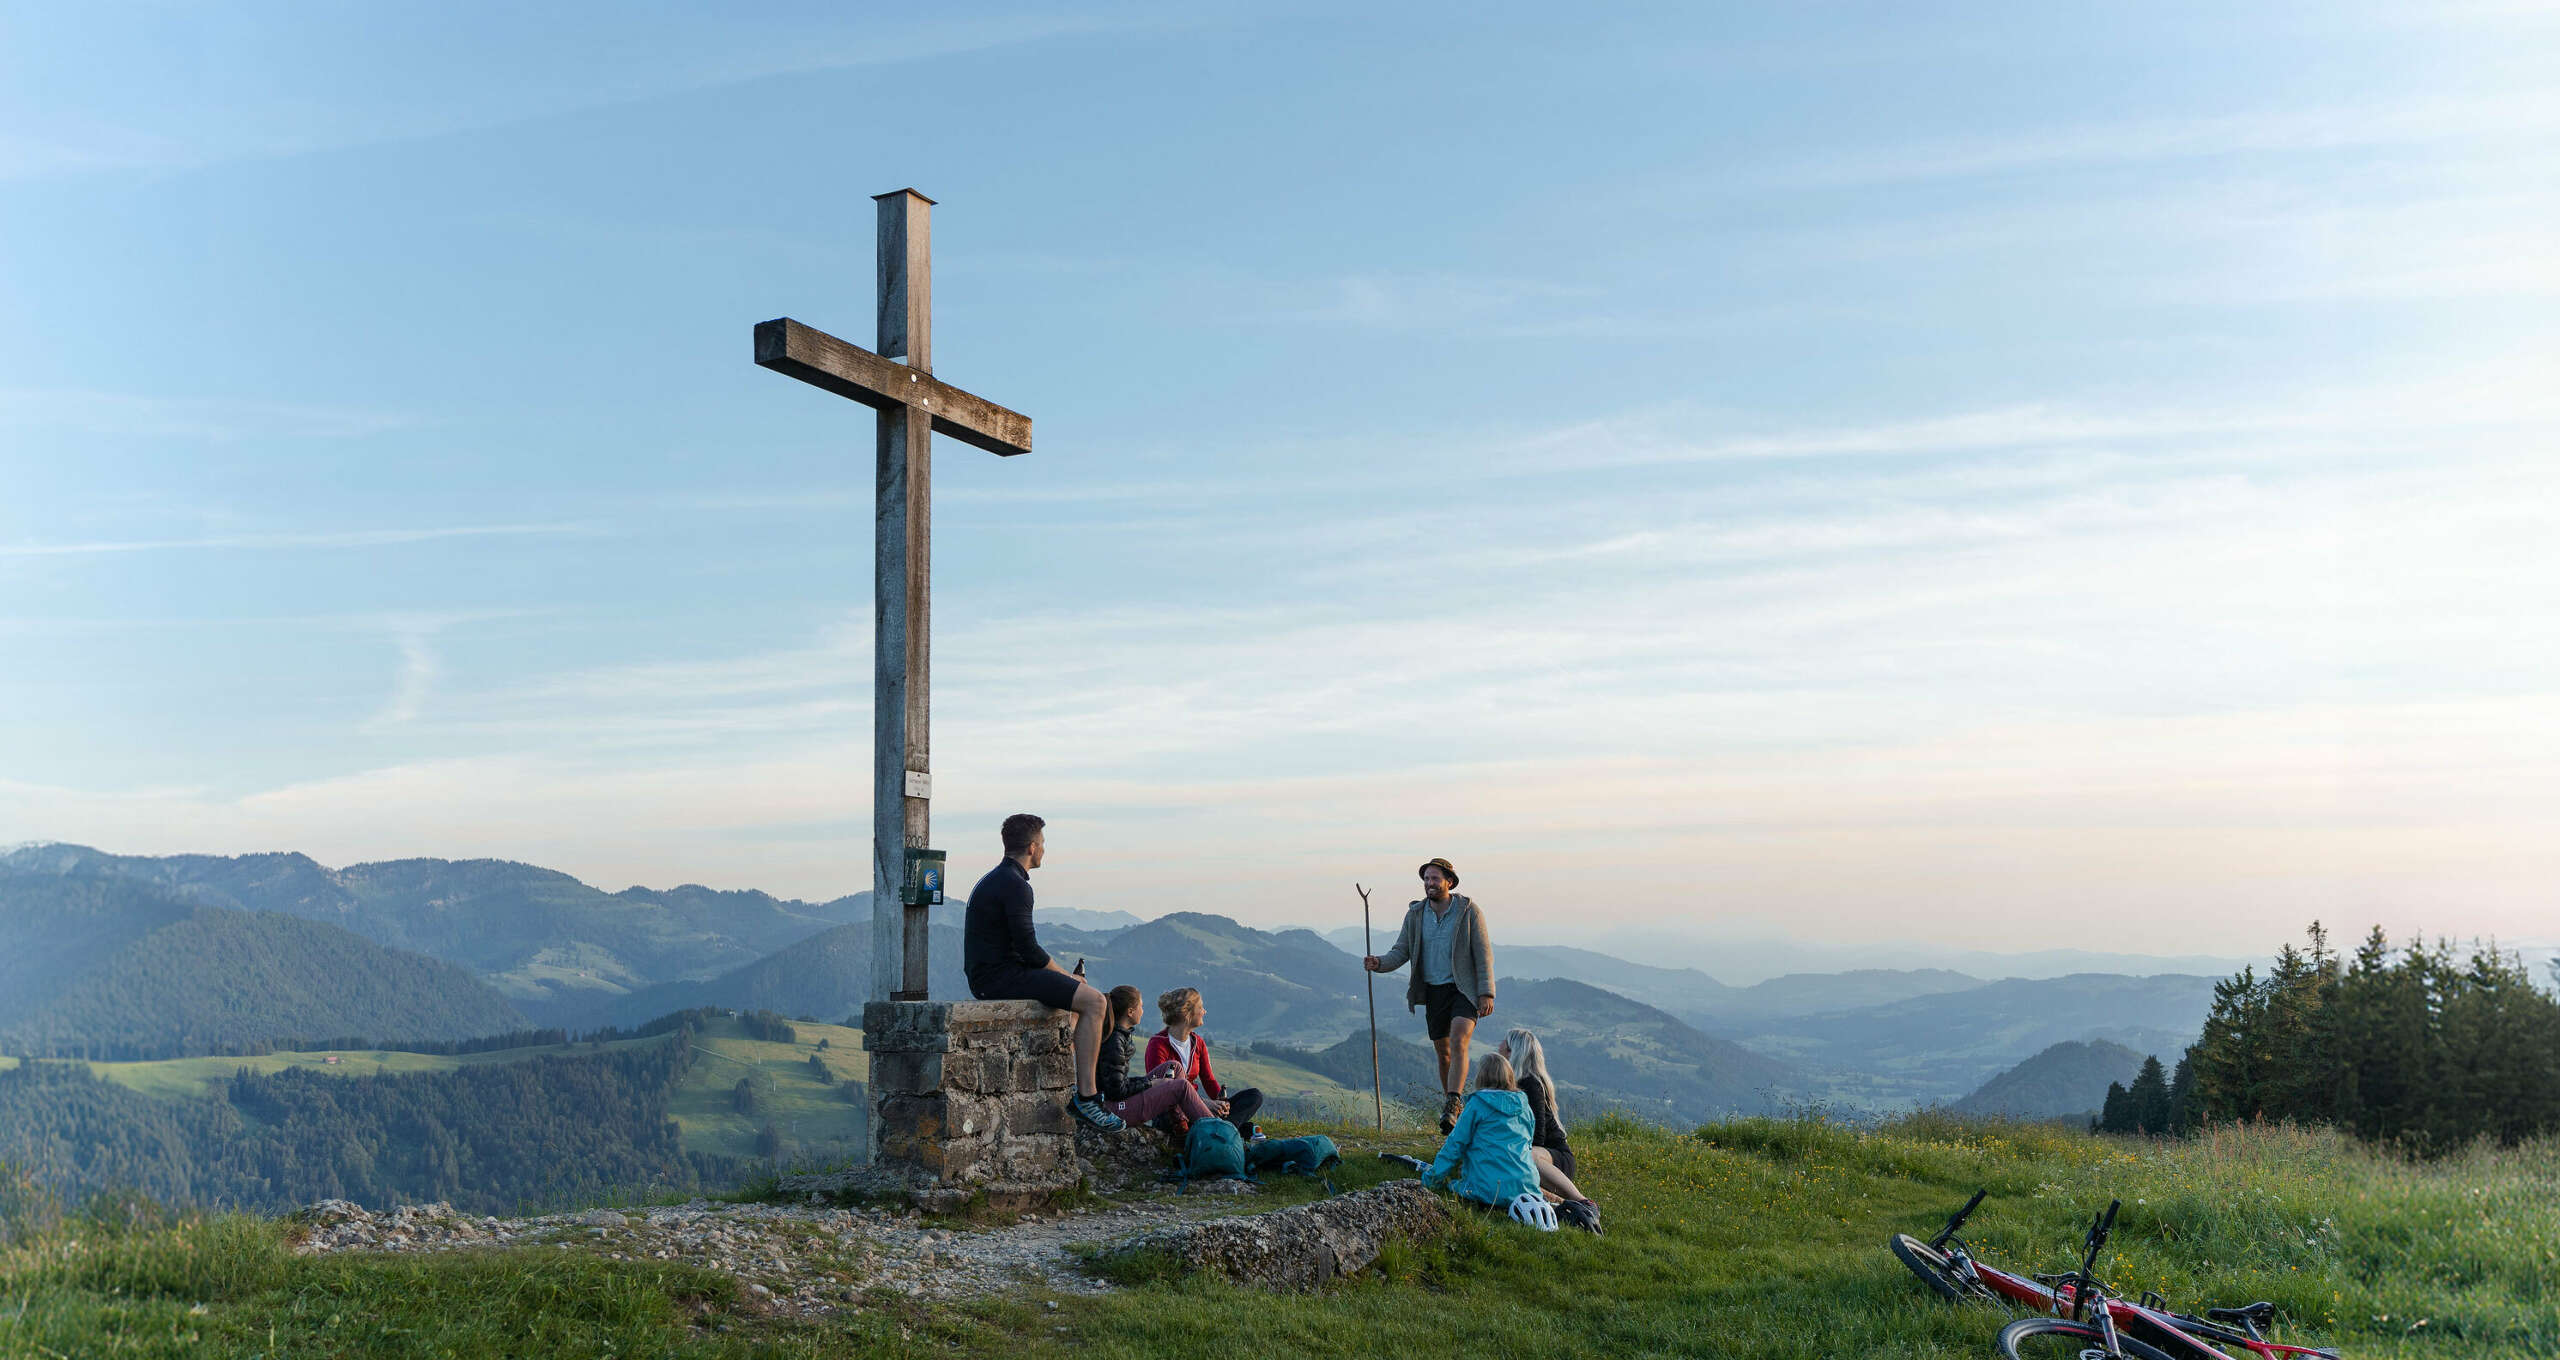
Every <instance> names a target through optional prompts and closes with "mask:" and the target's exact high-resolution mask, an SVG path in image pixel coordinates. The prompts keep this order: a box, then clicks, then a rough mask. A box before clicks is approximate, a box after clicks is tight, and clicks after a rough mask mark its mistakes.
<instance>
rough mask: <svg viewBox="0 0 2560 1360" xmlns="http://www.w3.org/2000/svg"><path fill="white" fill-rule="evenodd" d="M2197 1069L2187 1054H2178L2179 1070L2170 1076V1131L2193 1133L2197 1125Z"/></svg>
mask: <svg viewBox="0 0 2560 1360" xmlns="http://www.w3.org/2000/svg"><path fill="white" fill-rule="evenodd" d="M2195 1100H2196V1069H2195V1065H2194V1064H2193V1063H2190V1062H2188V1061H2187V1055H2186V1054H2184V1053H2181V1054H2179V1055H2178V1067H2177V1070H2176V1071H2175V1072H2173V1073H2171V1074H2170V1076H2169V1131H2170V1132H2171V1133H2177V1134H2187V1133H2193V1132H2194V1131H2195V1127H2196V1113H2195Z"/></svg>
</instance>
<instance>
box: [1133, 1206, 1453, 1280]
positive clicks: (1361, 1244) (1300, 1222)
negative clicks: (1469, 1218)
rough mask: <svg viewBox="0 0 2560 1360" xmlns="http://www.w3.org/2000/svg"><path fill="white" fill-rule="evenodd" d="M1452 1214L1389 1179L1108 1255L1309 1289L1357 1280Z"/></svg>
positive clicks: (1173, 1231) (1157, 1234)
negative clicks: (1345, 1278)
mask: <svg viewBox="0 0 2560 1360" xmlns="http://www.w3.org/2000/svg"><path fill="white" fill-rule="evenodd" d="M1449 1222H1450V1220H1449V1209H1448V1205H1447V1204H1446V1203H1445V1202H1443V1201H1442V1200H1441V1199H1440V1197H1439V1196H1437V1195H1434V1194H1432V1193H1431V1192H1430V1191H1428V1190H1426V1189H1424V1188H1422V1182H1420V1181H1389V1182H1387V1183H1386V1184H1384V1185H1374V1186H1371V1187H1369V1188H1368V1189H1366V1190H1358V1191H1354V1192H1352V1193H1351V1194H1348V1195H1339V1196H1336V1197H1334V1198H1332V1199H1328V1200H1323V1201H1320V1202H1318V1203H1315V1204H1302V1205H1299V1206H1297V1207H1296V1208H1292V1209H1279V1210H1275V1211H1273V1212H1271V1213H1267V1214H1243V1215H1237V1216H1234V1217H1229V1218H1216V1219H1210V1220H1208V1221H1206V1222H1201V1223H1186V1224H1182V1225H1179V1226H1176V1227H1169V1228H1160V1229H1157V1230H1156V1231H1154V1232H1149V1233H1145V1234H1142V1235H1140V1236H1138V1237H1136V1238H1133V1239H1131V1240H1130V1241H1129V1242H1127V1243H1125V1244H1123V1245H1122V1246H1120V1247H1118V1248H1116V1249H1115V1250H1114V1252H1113V1254H1115V1255H1118V1254H1122V1253H1128V1254H1139V1253H1160V1254H1162V1255H1164V1256H1166V1257H1169V1258H1171V1260H1172V1261H1173V1263H1174V1264H1175V1265H1176V1266H1177V1267H1179V1268H1180V1269H1182V1270H1184V1271H1193V1270H1209V1271H1215V1272H1217V1273H1218V1274H1220V1275H1223V1276H1225V1277H1227V1278H1228V1279H1231V1280H1234V1281H1237V1282H1238V1283H1241V1284H1250V1285H1258V1286H1260V1287H1262V1288H1264V1289H1291V1290H1305V1289H1313V1288H1316V1287H1317V1286H1319V1285H1321V1284H1324V1283H1325V1282H1326V1281H1328V1280H1331V1279H1334V1278H1336V1277H1337V1276H1342V1275H1351V1274H1356V1273H1358V1272H1359V1271H1361V1270H1363V1269H1365V1268H1366V1267H1367V1266H1368V1265H1369V1263H1370V1262H1372V1261H1375V1260H1377V1259H1378V1250H1379V1248H1380V1247H1382V1246H1384V1245H1385V1244H1386V1243H1388V1242H1394V1241H1408V1242H1409V1241H1419V1240H1422V1239H1425V1238H1429V1237H1435V1236H1438V1235H1439V1234H1440V1233H1442V1232H1444V1231H1446V1230H1447V1229H1448V1227H1449Z"/></svg>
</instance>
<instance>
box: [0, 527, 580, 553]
mask: <svg viewBox="0 0 2560 1360" xmlns="http://www.w3.org/2000/svg"><path fill="white" fill-rule="evenodd" d="M605 532H608V531H607V530H606V529H605V528H604V527H603V526H601V525H598V524H594V523H589V522H584V521H566V522H559V523H548V524H452V525H438V526H434V527H430V528H418V529H346V530H320V531H312V532H302V533H292V532H280V533H248V534H206V535H202V536H199V537H193V538H136V539H100V540H93V541H90V542H84V543H0V557H88V556H96V555H100V554H106V553H143V552H201V551H218V550H243V551H279V550H292V549H306V548H309V549H353V548H382V547H392V546H396V545H399V544H404V543H432V542H436V541H439V540H442V539H452V538H533V537H539V538H572V537H590V536H594V535H597V534H601V533H605Z"/></svg>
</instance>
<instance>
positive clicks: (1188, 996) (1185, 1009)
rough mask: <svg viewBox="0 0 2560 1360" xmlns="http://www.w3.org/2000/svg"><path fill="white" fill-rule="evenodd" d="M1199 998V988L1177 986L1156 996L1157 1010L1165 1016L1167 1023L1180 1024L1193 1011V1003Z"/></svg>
mask: <svg viewBox="0 0 2560 1360" xmlns="http://www.w3.org/2000/svg"><path fill="white" fill-rule="evenodd" d="M1199 999H1200V989H1199V988H1197V987H1176V988H1174V989H1173V990H1172V991H1169V992H1166V993H1165V994H1164V995H1162V996H1159V997H1157V998H1156V1011H1157V1013H1158V1014H1161V1015H1162V1016H1164V1022H1165V1023H1166V1024H1168V1025H1178V1024H1181V1023H1182V1017H1184V1016H1186V1015H1189V1014H1190V1013H1191V1003H1192V1002H1194V1001H1197V1000H1199Z"/></svg>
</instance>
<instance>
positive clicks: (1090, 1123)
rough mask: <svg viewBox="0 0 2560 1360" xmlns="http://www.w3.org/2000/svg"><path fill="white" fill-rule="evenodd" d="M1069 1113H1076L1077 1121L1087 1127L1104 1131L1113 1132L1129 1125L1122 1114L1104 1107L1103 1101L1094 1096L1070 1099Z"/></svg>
mask: <svg viewBox="0 0 2560 1360" xmlns="http://www.w3.org/2000/svg"><path fill="white" fill-rule="evenodd" d="M1067 1113H1069V1114H1071V1115H1074V1116H1075V1117H1076V1120H1077V1122H1079V1123H1081V1124H1083V1125H1084V1126H1085V1127H1086V1128H1090V1129H1100V1130H1102V1131H1103V1132H1104V1133H1111V1132H1114V1131H1117V1130H1120V1129H1125V1128H1127V1127H1129V1126H1128V1124H1126V1123H1124V1122H1123V1121H1122V1120H1121V1118H1120V1116H1118V1115H1116V1114H1113V1113H1112V1112H1110V1111H1109V1110H1106V1109H1104V1108H1102V1102H1101V1101H1100V1100H1098V1099H1096V1098H1094V1097H1092V1096H1081V1095H1080V1096H1077V1097H1075V1098H1074V1099H1072V1100H1069V1101H1068V1102H1067Z"/></svg>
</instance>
